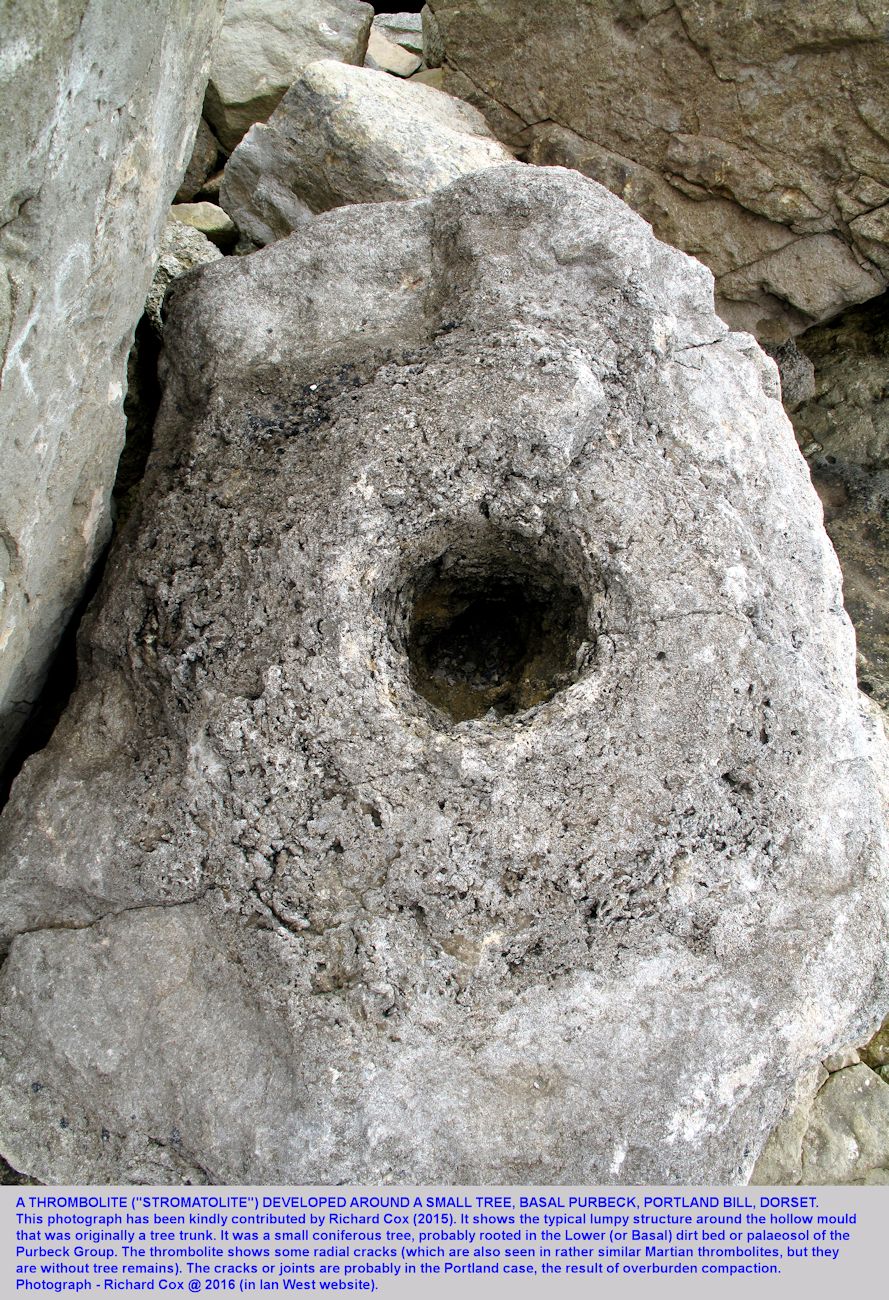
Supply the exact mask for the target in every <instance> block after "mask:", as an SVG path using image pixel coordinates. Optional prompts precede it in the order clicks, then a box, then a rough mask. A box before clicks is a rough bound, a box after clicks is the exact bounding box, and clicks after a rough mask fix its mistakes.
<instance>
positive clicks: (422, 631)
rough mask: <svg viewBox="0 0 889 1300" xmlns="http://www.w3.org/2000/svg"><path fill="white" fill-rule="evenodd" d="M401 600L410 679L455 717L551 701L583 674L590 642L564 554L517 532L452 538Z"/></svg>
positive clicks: (401, 636)
mask: <svg viewBox="0 0 889 1300" xmlns="http://www.w3.org/2000/svg"><path fill="white" fill-rule="evenodd" d="M398 605H399V607H400V608H399V609H398V611H397V613H398V618H397V620H396V623H397V626H396V628H395V629H394V631H395V637H394V639H395V640H396V641H397V642H399V643H400V645H401V648H402V649H403V650H404V651H405V652H406V654H407V658H408V662H409V666H410V680H411V685H412V686H413V688H414V690H415V691H416V692H417V694H419V695H420V696H422V697H423V698H424V699H425V700H427V701H428V702H429V703H430V704H431V705H433V706H434V708H435V709H436V710H437V711H438V713H440V714H443V715H444V716H445V717H446V718H447V719H448V720H450V721H453V722H464V721H467V720H468V719H470V718H481V717H485V716H486V715H490V714H491V713H492V712H493V715H494V716H496V717H500V718H502V717H506V716H508V715H510V714H516V713H523V712H525V710H527V709H530V708H532V707H533V706H534V705H537V704H542V703H544V702H545V701H546V700H549V699H551V698H552V697H553V696H554V695H555V694H556V693H557V692H558V691H560V690H562V689H563V688H564V687H566V686H568V685H570V684H571V682H573V681H576V680H577V677H578V676H579V673H580V668H581V667H582V663H583V661H584V659H585V653H584V652H585V650H586V649H588V648H589V643H590V640H591V635H590V631H589V626H590V616H589V609H588V601H587V600H586V599H585V598H584V595H583V593H582V591H581V587H580V585H579V583H578V581H577V580H576V579H575V578H574V576H573V575H572V573H571V572H569V569H568V566H567V565H566V564H565V562H564V557H563V556H560V555H559V554H558V553H557V552H555V551H554V550H552V549H547V548H546V547H545V546H544V545H543V544H542V543H541V542H539V541H535V540H534V539H531V538H527V537H525V536H523V535H522V534H520V533H510V532H499V531H497V530H495V529H490V530H486V531H485V532H482V533H481V534H479V535H476V536H470V537H468V538H464V539H462V540H461V541H459V542H456V541H455V542H453V543H452V544H451V545H450V546H448V547H447V548H446V549H445V550H444V551H442V552H441V553H440V554H439V555H437V556H436V557H435V558H434V559H432V560H427V561H426V562H425V563H421V564H419V565H418V567H417V569H416V570H415V571H414V572H413V573H411V574H410V576H409V578H408V580H407V582H405V584H404V585H403V586H402V588H401V591H400V593H399V601H398Z"/></svg>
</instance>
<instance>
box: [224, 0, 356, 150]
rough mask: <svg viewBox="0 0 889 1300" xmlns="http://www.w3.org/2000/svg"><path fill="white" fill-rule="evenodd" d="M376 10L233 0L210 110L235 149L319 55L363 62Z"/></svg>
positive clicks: (308, 1) (324, 2)
mask: <svg viewBox="0 0 889 1300" xmlns="http://www.w3.org/2000/svg"><path fill="white" fill-rule="evenodd" d="M372 22H373V9H372V8H371V6H370V5H369V4H363V3H360V2H359V0H300V2H299V3H298V4H294V3H293V0H228V3H227V5H226V10H225V22H224V24H223V27H222V31H221V32H220V33H219V38H218V40H217V41H216V44H215V46H214V47H213V66H212V69H211V72H210V81H209V83H208V85H207V94H206V98H205V101H204V113H205V115H206V117H207V119H208V121H209V122H210V125H211V126H212V127H213V129H214V131H215V132H216V135H217V136H218V137H219V139H220V141H221V142H222V144H223V146H224V147H225V149H227V150H228V152H229V153H230V152H231V150H232V149H234V147H235V145H237V143H238V142H239V141H240V140H241V139H242V138H243V136H244V135H245V134H246V132H247V131H248V129H249V128H250V127H251V126H252V125H253V123H254V122H265V121H266V120H267V119H268V118H269V117H270V116H271V114H272V113H273V112H274V110H275V109H276V108H277V106H278V104H279V103H280V101H281V97H282V95H283V94H284V92H285V91H286V90H287V88H288V86H290V85H292V83H293V82H294V81H295V80H296V78H297V76H298V75H299V74H300V72H302V70H303V68H305V67H306V66H307V65H308V64H309V63H313V62H314V61H315V60H316V59H341V60H342V61H343V62H344V63H357V64H361V63H362V62H363V61H364V54H365V51H366V49H367V39H368V36H369V34H370V26H371V23H372Z"/></svg>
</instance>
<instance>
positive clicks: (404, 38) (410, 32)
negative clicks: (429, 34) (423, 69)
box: [371, 13, 423, 59]
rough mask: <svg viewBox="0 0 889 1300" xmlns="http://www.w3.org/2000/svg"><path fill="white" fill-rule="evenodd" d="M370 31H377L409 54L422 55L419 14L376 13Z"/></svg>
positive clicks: (421, 28) (421, 21) (421, 26)
mask: <svg viewBox="0 0 889 1300" xmlns="http://www.w3.org/2000/svg"><path fill="white" fill-rule="evenodd" d="M371 30H372V31H378V32H380V34H381V35H383V36H385V37H386V39H387V40H389V41H394V43H395V44H396V45H401V46H402V47H403V48H404V49H405V50H408V51H410V53H411V54H418V55H419V56H420V58H421V59H422V57H423V18H422V15H421V14H412V13H400V14H377V16H376V18H375V19H374V20H373V27H372V29H371Z"/></svg>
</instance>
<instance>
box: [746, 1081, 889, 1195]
mask: <svg viewBox="0 0 889 1300" xmlns="http://www.w3.org/2000/svg"><path fill="white" fill-rule="evenodd" d="M750 1181H751V1182H752V1183H768V1184H782V1185H783V1184H789V1185H791V1186H793V1185H796V1184H803V1185H804V1186H806V1187H823V1186H831V1185H833V1184H849V1183H852V1184H868V1185H872V1184H880V1185H882V1184H889V1084H886V1083H884V1082H883V1080H882V1079H880V1078H879V1076H878V1075H877V1074H875V1073H874V1071H873V1070H869V1069H868V1067H867V1066H866V1065H853V1066H850V1067H849V1068H848V1069H845V1070H838V1071H836V1072H835V1073H833V1074H831V1075H830V1076H829V1077H828V1078H827V1079H826V1080H825V1082H824V1083H823V1084H822V1085H821V1087H820V1089H819V1090H818V1092H817V1093H816V1095H815V1097H814V1098H811V1099H810V1100H808V1101H807V1102H804V1103H803V1104H802V1105H801V1106H798V1107H796V1108H795V1109H793V1110H792V1111H791V1112H790V1113H789V1114H788V1115H787V1116H786V1117H785V1118H784V1119H783V1120H782V1122H781V1123H780V1124H779V1125H778V1127H777V1128H776V1130H775V1133H774V1134H773V1135H772V1136H771V1138H770V1139H769V1142H768V1145H767V1146H766V1148H765V1150H764V1151H763V1153H762V1156H761V1157H760V1159H759V1161H758V1163H757V1165H756V1168H755V1170H754V1172H753V1176H752V1178H751V1180H750Z"/></svg>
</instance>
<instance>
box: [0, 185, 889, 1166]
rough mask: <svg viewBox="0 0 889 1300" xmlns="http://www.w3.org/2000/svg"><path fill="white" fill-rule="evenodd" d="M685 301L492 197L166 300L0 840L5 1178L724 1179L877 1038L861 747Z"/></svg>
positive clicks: (805, 506) (877, 953) (505, 197)
mask: <svg viewBox="0 0 889 1300" xmlns="http://www.w3.org/2000/svg"><path fill="white" fill-rule="evenodd" d="M711 295H712V280H711V277H710V275H709V273H708V272H707V271H706V270H705V269H704V268H703V267H701V266H700V265H699V264H697V263H695V262H693V261H691V260H690V259H688V258H686V257H685V256H684V255H683V254H681V253H679V252H677V251H675V250H673V249H669V248H667V247H665V246H663V245H660V244H658V243H657V242H656V241H655V240H654V239H653V238H652V236H651V233H650V231H649V229H648V227H647V226H646V225H645V224H644V223H643V222H642V221H641V220H640V219H639V218H637V217H636V216H634V215H633V214H632V213H631V212H630V211H629V210H628V209H627V208H626V207H625V206H624V205H623V204H621V203H620V202H619V201H618V200H617V199H615V198H614V197H613V196H612V195H610V194H609V193H608V192H607V191H605V190H603V189H602V188H600V187H598V186H596V185H594V184H593V183H591V182H589V181H587V180H585V179H584V178H583V177H581V176H579V175H577V174H576V173H570V172H562V171H559V170H556V169H537V168H530V167H521V166H518V165H516V166H508V167H496V168H491V169H489V170H488V171H485V172H480V173H477V174H476V175H473V176H469V177H466V178H463V179H462V180H460V181H458V182H457V183H456V184H454V185H452V186H450V187H448V188H447V189H445V190H442V191H439V192H437V193H435V194H433V195H432V196H431V197H428V198H424V199H421V200H417V201H413V202H399V203H391V204H366V205H359V206H353V207H349V208H343V209H339V210H337V211H334V212H329V213H324V214H322V215H320V216H318V217H316V218H315V219H314V220H313V221H311V222H309V223H306V224H305V225H304V226H303V227H302V228H301V229H299V230H298V231H297V232H296V233H295V234H294V235H293V237H292V238H290V239H287V240H282V241H279V242H278V243H276V244H274V245H272V246H271V247H269V248H266V249H263V250H261V251H260V252H258V253H256V254H254V255H253V256H251V257H249V258H244V259H238V260H235V259H224V260H222V261H220V262H218V263H216V264H215V265H213V266H210V267H207V268H205V269H203V270H201V271H199V272H197V273H196V274H195V275H192V276H188V277H186V278H185V279H184V280H183V281H180V282H179V284H177V285H174V286H173V288H172V290H171V292H170V295H169V300H170V310H169V315H168V319H167V324H166V329H165V340H166V346H167V351H166V360H165V377H166V389H165V396H164V405H163V408H162V412H161V417H160V420H159V425H158V428H157V434H156V442H155V450H154V452H153V456H152V461H151V463H150V466H149V471H148V478H147V480H146V484H145V488H144V490H143V492H142V494H141V497H140V502H139V505H138V506H137V507H136V510H135V513H134V514H133V515H132V516H131V518H130V520H129V522H128V525H127V528H126V530H125V531H124V533H122V534H121V535H120V536H119V538H118V541H117V542H116V549H115V552H114V555H113V557H112V561H111V563H110V566H109V569H108V571H107V576H106V580H105V583H104V587H103V590H102V592H101V594H100V596H99V598H98V600H97V602H96V604H95V605H94V607H93V609H92V611H91V612H90V614H89V615H88V617H87V621H86V623H85V626H84V628H83V632H82V639H81V645H82V662H81V676H80V685H79V687H78V691H77V693H76V695H75V697H74V699H73V701H72V705H71V707H70V709H69V711H68V713H67V714H66V716H65V718H64V719H63V720H62V722H61V724H60V726H59V728H58V729H57V731H56V733H55V735H54V737H53V740H52V742H51V744H50V746H49V747H48V748H47V749H46V750H45V751H43V752H42V753H41V754H39V755H36V756H35V757H34V758H33V759H32V760H31V761H30V762H29V763H28V764H27V765H26V767H25V769H24V771H23V773H22V775H21V776H20V778H19V780H18V782H17V785H16V787H15V790H14V792H13V800H12V803H11V804H10V807H9V808H8V809H7V812H6V814H5V815H4V818H3V823H2V826H3V836H4V839H3V843H2V846H0V861H2V862H3V863H4V864H5V870H6V878H5V881H4V887H3V890H2V898H3V900H4V901H3V905H2V906H3V910H2V921H3V928H4V931H5V933H6V934H7V935H8V936H9V937H10V939H11V949H10V955H9V958H8V960H7V962H6V964H5V966H4V967H3V970H2V974H0V998H2V1003H3V1014H4V1020H5V1024H6V1032H5V1036H4V1038H3V1040H2V1046H0V1051H2V1069H0V1116H2V1127H3V1132H4V1134H5V1135H6V1136H5V1154H6V1155H7V1157H8V1159H9V1160H10V1161H11V1162H12V1163H13V1165H14V1166H15V1167H16V1168H18V1169H21V1170H23V1171H25V1172H29V1173H32V1174H34V1175H35V1176H39V1177H42V1178H45V1179H48V1180H49V1181H67V1180H86V1181H89V1180H91V1179H99V1180H102V1181H108V1182H116V1181H124V1182H126V1181H129V1180H130V1179H132V1178H134V1177H137V1176H142V1175H143V1173H144V1171H145V1168H146V1160H147V1158H148V1156H149V1155H151V1154H152V1153H153V1156H154V1159H155V1161H156V1162H158V1163H159V1165H160V1168H159V1169H158V1170H157V1174H156V1176H157V1177H170V1178H179V1177H190V1178H197V1177H198V1176H199V1175H200V1176H202V1177H205V1178H207V1179H209V1180H211V1181H232V1182H279V1181H281V1182H293V1183H316V1182H317V1183H322V1184H328V1183H333V1182H337V1181H350V1182H353V1181H357V1182H367V1183H372V1184H377V1183H381V1182H398V1181H405V1182H421V1183H422V1182H433V1183H435V1182H444V1183H451V1182H480V1183H489V1182H490V1183H497V1182H503V1181H507V1182H538V1183H548V1182H562V1181H574V1182H579V1183H600V1182H609V1181H612V1182H613V1181H623V1182H635V1181H640V1182H673V1181H683V1182H684V1181H687V1182H717V1183H718V1182H723V1181H727V1182H731V1181H740V1180H743V1179H746V1177H747V1176H748V1174H749V1172H750V1169H751V1166H752V1163H753V1160H754V1158H755V1156H756V1154H757V1151H758V1149H759V1147H760V1145H761V1144H762V1142H763V1141H764V1139H765V1135H766V1133H767V1132H768V1130H769V1129H770V1127H771V1125H772V1124H773V1123H774V1121H775V1119H776V1118H777V1116H778V1114H779V1112H780V1110H781V1108H782V1106H783V1104H784V1101H785V1098H786V1096H787V1094H788V1093H789V1092H790V1090H791V1088H792V1086H793V1084H794V1082H795V1080H796V1078H797V1076H798V1075H799V1074H800V1073H801V1072H802V1071H804V1070H807V1069H809V1068H811V1067H812V1066H813V1065H814V1064H815V1063H816V1062H817V1061H820V1060H822V1059H823V1058H824V1057H825V1056H826V1055H827V1054H828V1053H829V1052H830V1051H832V1050H834V1049H835V1048H838V1047H840V1046H841V1045H843V1044H845V1043H847V1042H849V1041H862V1039H863V1036H864V1034H865V1033H866V1032H867V1031H868V1030H869V1029H870V1028H871V1027H872V1022H873V1020H874V1019H875V1017H874V1009H875V1006H876V1005H878V1004H879V1002H880V1000H881V998H884V997H885V989H884V988H883V987H881V983H882V981H884V980H885V971H886V968H887V967H886V936H887V932H889V927H887V915H886V910H887V908H886V899H887V888H886V885H887V861H886V846H885V839H884V837H885V830H884V827H883V825H882V820H881V809H880V803H879V798H878V794H877V789H876V782H877V776H878V775H879V771H878V769H881V765H883V764H885V758H886V755H885V738H883V739H882V741H881V739H880V733H878V732H877V731H876V729H874V728H871V727H870V725H869V723H868V724H867V725H866V724H865V723H864V722H863V721H862V720H860V718H859V712H858V709H859V697H858V692H857V690H856V687H855V680H854V650H853V641H852V635H851V629H850V626H849V623H848V620H847V618H846V616H845V614H844V613H843V609H842V604H841V596H840V584H839V570H838V568H837V564H836V560H835V557H834V555H833V552H832V550H831V548H830V546H829V544H828V542H827V540H826V537H825V535H824V532H823V529H822V526H821V515H820V506H819V504H818V501H817V498H816V496H815V494H814V492H813V490H812V488H811V485H810V483H809V479H808V474H807V472H806V468H805V464H804V462H803V460H802V458H801V456H800V455H799V452H798V449H797V447H796V444H795V441H794V439H793V434H792V430H791V428H790V425H789V423H788V421H787V419H786V417H785V415H784V413H783V410H782V408H781V406H780V402H779V400H778V393H777V380H776V372H775V368H774V366H773V364H772V363H771V362H770V361H768V360H767V359H766V358H764V356H763V355H762V353H761V352H760V351H759V349H758V348H757V347H756V345H755V344H754V343H753V341H752V339H750V338H749V337H748V336H744V335H737V334H732V333H730V332H729V331H728V330H727V328H726V326H725V325H724V324H723V323H722V322H721V321H720V320H719V319H718V318H717V317H716V316H715V315H714V313H713V309H712V296H711ZM196 520H199V523H200V526H199V527H196V526H195V521H196ZM100 918H104V919H100ZM60 927H61V928H60ZM65 927H75V928H73V929H72V928H68V929H66V928H65ZM24 931H28V932H29V933H23V932H24ZM16 936H18V937H16ZM853 936H854V942H852V937H853ZM149 954H150V960H148V959H147V957H148V955H149ZM50 990H52V992H53V997H52V998H50V997H49V996H48V993H49V991H50ZM124 1007H125V1014H124V1013H123V1008H124ZM628 1008H629V1011H630V1013H628ZM168 1041H169V1042H170V1046H169V1048H167V1047H165V1048H164V1050H163V1051H161V1050H159V1046H160V1044H162V1043H163V1044H166V1043H167V1042H168ZM33 1080H39V1082H40V1085H41V1086H40V1089H39V1090H36V1091H35V1090H32V1089H31V1088H30V1086H29V1087H24V1086H23V1085H24V1084H25V1082H26V1081H27V1082H28V1084H29V1085H30V1083H31V1082H32V1081H33ZM59 1115H64V1117H65V1119H66V1121H67V1127H65V1128H64V1129H60V1126H59V1122H58V1117H59ZM103 1127H104V1128H105V1129H106V1131H107V1132H108V1133H109V1134H110V1135H111V1136H110V1137H109V1139H108V1140H107V1141H105V1142H103V1141H102V1140H101V1130H102V1128H103ZM155 1167H156V1166H155Z"/></svg>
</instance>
